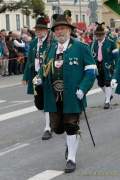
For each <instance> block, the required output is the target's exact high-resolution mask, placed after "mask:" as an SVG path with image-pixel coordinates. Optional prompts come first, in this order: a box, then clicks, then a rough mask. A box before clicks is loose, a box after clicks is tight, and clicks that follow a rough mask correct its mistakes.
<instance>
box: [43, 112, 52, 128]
mask: <svg viewBox="0 0 120 180" xmlns="http://www.w3.org/2000/svg"><path fill="white" fill-rule="evenodd" d="M50 130H51V127H50V117H49V112H45V129H44V131H50Z"/></svg>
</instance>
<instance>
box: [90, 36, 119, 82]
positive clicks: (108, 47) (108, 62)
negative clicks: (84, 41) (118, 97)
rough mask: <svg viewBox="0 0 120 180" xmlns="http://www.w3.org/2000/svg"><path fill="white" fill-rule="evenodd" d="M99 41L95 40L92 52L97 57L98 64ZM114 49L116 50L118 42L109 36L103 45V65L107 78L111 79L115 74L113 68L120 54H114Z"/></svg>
mask: <svg viewBox="0 0 120 180" xmlns="http://www.w3.org/2000/svg"><path fill="white" fill-rule="evenodd" d="M98 48H99V47H98V41H97V40H95V41H94V42H93V43H92V45H91V52H92V54H93V57H94V59H95V62H96V64H97V63H98V59H97V57H98ZM114 50H116V43H115V42H114V41H112V40H111V39H109V38H106V39H105V41H104V42H103V46H102V56H103V60H102V67H103V70H104V78H105V80H111V78H112V76H113V74H112V73H113V69H114V66H115V64H116V63H117V60H118V56H116V55H114Z"/></svg>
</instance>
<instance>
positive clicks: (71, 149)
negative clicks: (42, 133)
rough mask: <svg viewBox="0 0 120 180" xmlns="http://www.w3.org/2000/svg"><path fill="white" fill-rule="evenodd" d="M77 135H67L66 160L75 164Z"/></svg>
mask: <svg viewBox="0 0 120 180" xmlns="http://www.w3.org/2000/svg"><path fill="white" fill-rule="evenodd" d="M79 138H80V137H79V135H67V147H68V159H67V161H68V160H72V161H73V162H75V157H76V152H77V148H78V144H79Z"/></svg>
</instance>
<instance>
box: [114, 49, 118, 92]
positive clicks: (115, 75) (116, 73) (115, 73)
mask: <svg viewBox="0 0 120 180" xmlns="http://www.w3.org/2000/svg"><path fill="white" fill-rule="evenodd" d="M113 79H116V80H117V83H118V85H117V88H116V90H115V93H116V94H120V50H119V60H118V62H117V65H116V69H115V72H114V76H113Z"/></svg>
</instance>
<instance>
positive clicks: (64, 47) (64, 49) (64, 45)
mask: <svg viewBox="0 0 120 180" xmlns="http://www.w3.org/2000/svg"><path fill="white" fill-rule="evenodd" d="M69 41H70V39H68V40H67V41H65V42H64V43H63V44H61V43H58V48H57V51H56V54H60V53H61V52H60V50H59V47H60V46H61V45H62V46H63V51H66V49H67V47H68V44H69Z"/></svg>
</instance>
